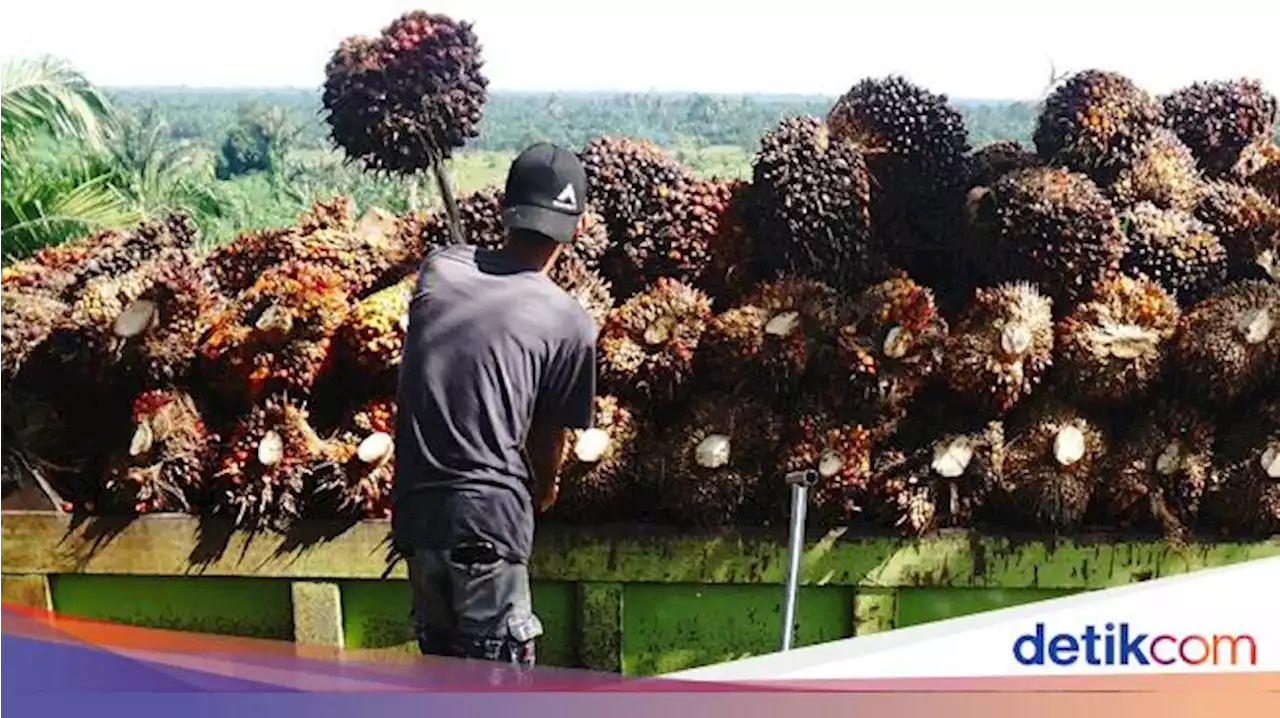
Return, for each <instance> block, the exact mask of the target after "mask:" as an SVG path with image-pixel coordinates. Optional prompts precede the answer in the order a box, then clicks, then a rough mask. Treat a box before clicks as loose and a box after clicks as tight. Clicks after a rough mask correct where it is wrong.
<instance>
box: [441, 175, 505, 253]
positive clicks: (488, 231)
mask: <svg viewBox="0 0 1280 718" xmlns="http://www.w3.org/2000/svg"><path fill="white" fill-rule="evenodd" d="M502 197H503V192H502V189H501V188H497V187H485V188H483V189H479V190H476V191H475V192H472V193H470V194H468V195H464V196H462V197H459V198H458V222H459V226H460V227H461V229H462V238H463V241H465V242H466V243H467V244H473V245H475V246H477V247H481V248H483V249H497V248H498V247H501V246H502V243H503V242H504V241H505V240H506V236H507V230H506V228H505V227H504V226H503V224H502ZM452 232H453V230H452V229H450V228H449V215H448V213H447V212H445V211H444V210H443V209H437V210H435V211H433V212H431V213H430V214H428V215H427V216H426V218H425V220H424V221H423V223H422V237H423V245H424V246H425V247H428V248H435V247H442V246H444V245H446V244H452V243H453V235H452Z"/></svg>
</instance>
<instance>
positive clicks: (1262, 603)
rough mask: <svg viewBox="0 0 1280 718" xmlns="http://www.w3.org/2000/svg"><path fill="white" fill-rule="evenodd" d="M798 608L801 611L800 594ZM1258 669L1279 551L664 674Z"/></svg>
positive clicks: (1279, 569)
mask: <svg viewBox="0 0 1280 718" xmlns="http://www.w3.org/2000/svg"><path fill="white" fill-rule="evenodd" d="M956 590H959V591H962V590H964V589H962V588H958V589H956ZM797 615H798V620H799V621H803V620H804V601H803V599H801V600H800V603H799V606H798V608H797ZM1250 671H1253V672H1261V671H1280V558H1270V559H1261V560H1256V561H1250V562H1247V563H1241V564H1237V565H1234V566H1227V567H1223V568H1214V569H1205V570H1202V571H1197V572H1195V573H1191V574H1186V575H1181V576H1175V577H1172V578H1164V579H1157V580H1152V581H1146V582H1143V583H1138V584H1132V585H1128V586H1123V587H1120V588H1112V589H1104V590H1098V591H1089V592H1086V593H1082V594H1079V595H1076V596H1069V597H1065V598H1057V599H1051V600H1047V601H1042V602H1037V603H1032V604H1028V605H1024V606H1018V607H1016V608H1008V609H1002V610H998V611H989V612H985V613H980V614H975V615H972V616H966V617H963V618H956V619H951V620H947V621H938V622H934V623H928V624H924V625H921V626H914V627H910V628H902V629H897V630H892V631H887V632H884V633H877V634H872V635H868V636H862V637H856V638H849V639H844V640H840V641H833V642H831V643H825V644H821V645H816V646H809V647H805V648H798V649H795V650H792V651H789V652H786V653H772V654H769V655H765V656H758V657H755V658H748V659H745V660H740V661H732V662H729V663H721V664H718V665H714V666H706V667H703V668H697V669H693V670H688V671H681V672H679V673H672V674H668V675H667V676H664V677H666V678H676V679H687V680H705V681H738V680H778V679H806V678H809V679H828V680H830V679H850V678H864V679H865V678H952V677H980V676H981V677H991V676H1035V675H1041V676H1044V675H1105V674H1125V673H1212V672H1250Z"/></svg>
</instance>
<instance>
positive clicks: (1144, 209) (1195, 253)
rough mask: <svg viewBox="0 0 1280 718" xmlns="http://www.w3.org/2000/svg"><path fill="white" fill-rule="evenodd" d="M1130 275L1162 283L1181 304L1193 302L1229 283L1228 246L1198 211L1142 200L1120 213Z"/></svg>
mask: <svg viewBox="0 0 1280 718" xmlns="http://www.w3.org/2000/svg"><path fill="white" fill-rule="evenodd" d="M1120 226H1121V227H1122V228H1123V229H1124V233H1125V237H1126V245H1127V246H1126V251H1125V255H1124V259H1123V260H1122V261H1121V263H1120V267H1121V269H1122V270H1123V271H1124V272H1125V273H1127V274H1142V275H1145V276H1147V277H1150V278H1151V279H1154V280H1155V281H1157V282H1159V283H1160V286H1162V287H1164V288H1165V289H1166V290H1168V291H1169V292H1170V293H1172V294H1173V296H1174V298H1175V299H1177V300H1178V303H1179V304H1181V305H1183V306H1189V305H1191V304H1195V303H1196V302H1198V301H1200V300H1201V299H1204V298H1205V297H1206V296H1208V295H1210V294H1212V293H1213V292H1215V291H1217V290H1218V289H1221V288H1222V286H1223V285H1224V284H1226V282H1227V250H1226V249H1225V248H1224V247H1223V246H1222V243H1221V242H1220V241H1218V238H1217V237H1215V236H1214V235H1213V232H1212V231H1211V230H1210V228H1209V225H1207V224H1205V223H1204V222H1201V221H1200V220H1198V219H1196V218H1195V217H1193V216H1192V215H1190V214H1188V213H1186V212H1181V211H1179V210H1173V209H1159V208H1157V207H1156V206H1155V205H1154V204H1151V203H1150V202H1142V203H1140V204H1138V205H1136V206H1135V207H1133V208H1132V209H1130V210H1128V211H1126V212H1124V213H1123V214H1121V215H1120Z"/></svg>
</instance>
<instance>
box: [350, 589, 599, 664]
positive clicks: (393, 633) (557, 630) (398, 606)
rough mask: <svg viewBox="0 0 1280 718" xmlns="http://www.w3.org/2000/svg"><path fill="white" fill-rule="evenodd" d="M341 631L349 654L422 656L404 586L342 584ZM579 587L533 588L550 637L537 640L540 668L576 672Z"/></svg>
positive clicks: (535, 610)
mask: <svg viewBox="0 0 1280 718" xmlns="http://www.w3.org/2000/svg"><path fill="white" fill-rule="evenodd" d="M339 587H340V589H341V591H342V623H343V626H342V630H343V634H344V636H345V639H346V645H347V647H348V648H393V649H396V650H403V651H408V652H417V650H418V646H417V643H416V642H414V640H413V629H412V626H411V624H410V622H409V584H408V583H407V582H405V581H343V582H341V583H339ZM574 593H575V591H574V584H572V583H565V582H560V581H534V582H533V610H534V613H537V614H538V618H540V619H541V620H542V625H543V629H544V630H545V631H546V633H545V635H544V636H543V637H542V638H541V639H539V640H538V662H539V663H540V664H543V665H548V666H558V667H562V668H572V667H576V666H577V665H578V657H577V650H576V646H577V640H576V638H577V631H578V625H577V620H576V616H577V613H578V612H577V606H576V601H575V599H574Z"/></svg>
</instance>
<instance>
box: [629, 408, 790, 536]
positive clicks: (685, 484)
mask: <svg viewBox="0 0 1280 718" xmlns="http://www.w3.org/2000/svg"><path fill="white" fill-rule="evenodd" d="M782 429H783V426H782V423H781V421H780V420H779V418H778V416H777V415H776V414H775V413H774V412H773V411H772V409H771V408H770V407H769V406H768V405H767V404H766V403H764V402H762V401H760V400H758V399H754V398H749V397H744V396H742V395H726V394H718V393H713V394H709V395H704V396H701V397H699V398H698V400H697V402H696V403H695V404H694V405H693V407H692V408H691V410H690V411H689V412H688V413H686V414H685V415H684V417H683V418H682V419H681V420H680V421H679V422H678V423H676V424H674V425H672V426H670V427H668V428H667V429H666V430H665V431H664V432H663V437H664V438H663V439H662V440H661V445H662V446H664V447H667V448H666V450H664V451H659V452H654V453H650V454H646V455H645V456H644V457H643V464H644V471H645V472H646V473H648V474H651V475H652V476H654V477H656V478H655V481H656V482H657V490H658V492H659V493H658V496H659V507H660V511H661V514H662V515H663V516H664V517H665V518H667V519H668V520H670V521H672V522H674V523H676V524H678V525H691V526H731V525H734V524H736V523H738V522H740V521H741V520H743V519H744V515H745V514H746V513H748V512H750V511H751V509H752V506H751V502H752V501H753V499H755V498H756V493H757V491H756V488H757V483H758V482H759V481H760V480H761V479H762V478H763V477H765V476H766V475H767V474H768V473H770V471H771V469H772V468H773V467H774V466H776V453H775V452H776V451H777V447H778V444H779V442H780V441H781V439H782ZM768 478H773V477H771V476H770V477H768Z"/></svg>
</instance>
